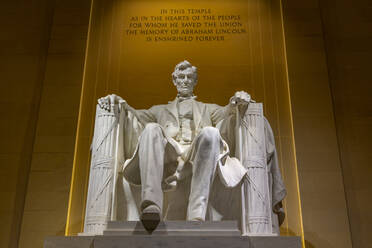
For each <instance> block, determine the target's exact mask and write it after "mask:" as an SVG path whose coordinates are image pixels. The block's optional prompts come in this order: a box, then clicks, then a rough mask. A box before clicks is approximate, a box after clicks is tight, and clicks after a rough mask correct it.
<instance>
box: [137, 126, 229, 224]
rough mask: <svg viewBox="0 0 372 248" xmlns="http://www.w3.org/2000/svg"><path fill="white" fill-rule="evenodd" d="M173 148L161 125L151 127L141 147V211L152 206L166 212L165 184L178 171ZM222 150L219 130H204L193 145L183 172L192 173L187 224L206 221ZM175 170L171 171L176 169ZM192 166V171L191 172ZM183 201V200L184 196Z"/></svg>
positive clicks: (143, 134) (143, 135)
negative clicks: (164, 200)
mask: <svg viewBox="0 0 372 248" xmlns="http://www.w3.org/2000/svg"><path fill="white" fill-rule="evenodd" d="M167 145H169V143H168V140H167V138H166V137H165V135H164V132H163V130H162V127H161V126H160V125H159V124H157V123H150V124H147V125H146V127H145V129H144V130H143V132H142V134H141V137H140V140H139V147H138V155H139V167H140V176H141V198H142V199H141V210H142V209H144V208H145V207H147V206H148V205H151V204H156V205H157V206H158V207H159V208H160V209H161V210H162V208H163V190H162V183H163V180H164V179H165V178H166V177H167V176H169V171H174V164H176V163H177V156H178V154H169V153H172V151H173V153H175V152H174V151H175V150H174V149H167ZM221 149H222V138H221V136H220V133H219V130H218V129H217V128H214V127H204V128H203V129H202V130H201V131H200V132H199V134H198V135H197V136H196V137H195V139H194V140H193V142H192V143H191V148H190V151H189V156H187V157H188V160H187V161H185V166H184V168H183V169H191V170H192V174H191V177H192V178H191V184H190V190H189V192H190V193H189V197H188V205H187V216H186V219H187V220H200V221H204V220H205V216H206V211H207V207H208V199H209V194H210V191H211V187H212V184H213V180H214V175H215V172H216V167H217V162H218V156H219V154H220V152H221ZM172 166H173V168H169V167H172ZM188 166H191V168H187V167H188ZM180 197H181V196H180Z"/></svg>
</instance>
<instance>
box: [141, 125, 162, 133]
mask: <svg viewBox="0 0 372 248" xmlns="http://www.w3.org/2000/svg"><path fill="white" fill-rule="evenodd" d="M143 132H145V133H159V132H161V127H160V125H159V124H158V123H148V124H146V126H145V129H144V130H143Z"/></svg>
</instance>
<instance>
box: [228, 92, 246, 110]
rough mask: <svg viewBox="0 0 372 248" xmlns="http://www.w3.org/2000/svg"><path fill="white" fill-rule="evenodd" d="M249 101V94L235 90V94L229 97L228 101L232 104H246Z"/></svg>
mask: <svg viewBox="0 0 372 248" xmlns="http://www.w3.org/2000/svg"><path fill="white" fill-rule="evenodd" d="M250 102H251V95H249V94H248V93H247V92H245V91H237V92H235V95H234V96H233V97H231V98H230V103H231V104H232V105H233V106H236V105H241V104H248V103H250Z"/></svg>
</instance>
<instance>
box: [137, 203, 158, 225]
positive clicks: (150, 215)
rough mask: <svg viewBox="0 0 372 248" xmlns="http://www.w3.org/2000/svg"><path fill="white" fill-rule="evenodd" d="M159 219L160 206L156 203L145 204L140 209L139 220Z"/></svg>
mask: <svg viewBox="0 0 372 248" xmlns="http://www.w3.org/2000/svg"><path fill="white" fill-rule="evenodd" d="M147 220H150V221H160V208H159V207H158V206H156V205H150V206H147V207H146V208H144V209H143V210H142V213H141V221H147Z"/></svg>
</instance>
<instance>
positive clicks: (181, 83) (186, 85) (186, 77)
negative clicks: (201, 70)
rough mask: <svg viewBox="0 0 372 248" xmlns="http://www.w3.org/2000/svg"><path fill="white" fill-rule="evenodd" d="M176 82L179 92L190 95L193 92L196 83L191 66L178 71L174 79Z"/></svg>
mask: <svg viewBox="0 0 372 248" xmlns="http://www.w3.org/2000/svg"><path fill="white" fill-rule="evenodd" d="M174 84H175V85H176V87H177V91H178V94H179V95H181V96H190V95H192V94H193V91H194V86H195V84H196V79H195V75H194V73H193V70H192V69H191V68H187V69H186V70H183V71H181V72H180V73H178V75H177V77H176V78H175V80H174Z"/></svg>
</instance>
